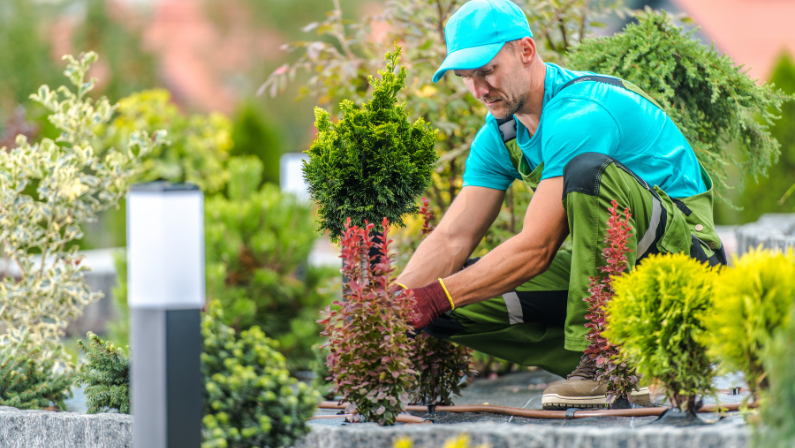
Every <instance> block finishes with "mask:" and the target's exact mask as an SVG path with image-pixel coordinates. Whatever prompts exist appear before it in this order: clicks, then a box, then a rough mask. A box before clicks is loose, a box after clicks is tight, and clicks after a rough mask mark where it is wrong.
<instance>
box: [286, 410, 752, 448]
mask: <svg viewBox="0 0 795 448" xmlns="http://www.w3.org/2000/svg"><path fill="white" fill-rule="evenodd" d="M464 433H466V434H469V436H470V438H471V444H470V446H473V447H475V446H480V445H481V444H484V443H488V444H490V445H491V446H492V447H493V448H575V447H588V448H612V447H634V448H674V447H699V448H745V447H746V446H747V444H748V439H749V431H748V429H747V428H746V427H745V425H744V424H742V418H741V417H740V418H739V419H735V418H732V419H730V421H728V422H721V423H719V424H713V425H707V426H697V427H684V428H677V427H674V426H668V425H666V426H662V425H660V426H657V425H651V426H649V425H644V426H642V427H639V428H632V427H631V425H630V426H629V427H627V426H613V427H598V426H596V425H593V426H592V425H578V426H553V425H535V424H526V425H513V424H506V423H459V424H452V425H398V426H393V427H390V428H379V427H378V426H376V424H375V423H362V424H356V425H349V426H319V425H317V426H316V425H312V432H310V433H309V434H308V435H307V436H306V437H304V438H303V439H302V440H301V441H300V442H299V443H298V444H297V445H296V447H297V448H375V447H378V448H382V447H383V448H391V447H392V446H393V443H394V441H395V440H397V439H399V438H400V437H408V438H409V439H411V440H412V441H413V442H414V448H441V447H443V446H444V442H445V441H446V440H447V439H449V438H450V437H454V436H457V435H459V434H464Z"/></svg>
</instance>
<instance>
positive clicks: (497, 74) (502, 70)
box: [455, 44, 529, 120]
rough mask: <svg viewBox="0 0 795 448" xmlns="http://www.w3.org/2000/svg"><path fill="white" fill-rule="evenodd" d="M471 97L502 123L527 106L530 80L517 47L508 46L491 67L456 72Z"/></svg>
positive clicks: (485, 66) (501, 51) (490, 63)
mask: <svg viewBox="0 0 795 448" xmlns="http://www.w3.org/2000/svg"><path fill="white" fill-rule="evenodd" d="M455 74H456V76H460V77H461V78H462V79H463V80H464V85H465V86H466V87H467V89H469V91H470V93H472V95H473V96H474V97H475V98H477V99H478V100H480V101H481V102H482V103H483V104H484V105H486V107H487V108H488V109H489V112H491V114H492V115H494V117H495V118H497V119H498V120H502V119H505V118H508V117H510V116H512V115H514V114H515V113H516V112H517V111H519V110H520V109H522V107H523V106H524V105H525V104H526V103H527V102H528V98H527V95H528V94H529V79H528V75H527V73H526V70H523V66H522V64H521V59H520V56H519V54H518V53H517V51H516V49H515V47H514V46H513V45H511V44H507V45H505V46H504V47H503V48H502V50H500V52H499V53H497V56H495V57H494V59H492V60H491V61H490V62H489V63H488V64H486V65H484V66H483V67H481V68H479V69H475V70H455Z"/></svg>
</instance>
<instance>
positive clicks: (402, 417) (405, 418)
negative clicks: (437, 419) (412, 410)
mask: <svg viewBox="0 0 795 448" xmlns="http://www.w3.org/2000/svg"><path fill="white" fill-rule="evenodd" d="M326 403H328V402H326ZM352 417H353V414H336V415H315V416H314V417H310V418H309V419H308V420H331V419H335V418H344V419H345V421H348V422H349V421H351V419H352ZM397 422H398V423H433V422H431V421H430V420H427V419H424V418H422V417H415V416H413V415H406V414H398V416H397Z"/></svg>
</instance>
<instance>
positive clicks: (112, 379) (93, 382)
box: [75, 331, 130, 414]
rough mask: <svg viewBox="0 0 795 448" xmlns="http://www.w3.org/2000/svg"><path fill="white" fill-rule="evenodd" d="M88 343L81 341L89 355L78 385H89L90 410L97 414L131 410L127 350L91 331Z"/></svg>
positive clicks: (83, 348) (87, 387)
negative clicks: (113, 410)
mask: <svg viewBox="0 0 795 448" xmlns="http://www.w3.org/2000/svg"><path fill="white" fill-rule="evenodd" d="M86 336H88V345H85V344H84V343H83V341H77V344H78V345H79V346H80V348H81V349H82V350H83V353H85V354H86V359H87V360H88V363H86V364H85V365H84V366H83V368H82V372H81V373H79V374H78V375H77V376H76V377H75V386H86V388H85V394H86V401H87V403H88V413H89V414H97V413H100V412H107V411H108V410H110V409H116V410H117V411H119V412H120V413H122V414H129V413H130V358H129V357H128V356H127V354H126V353H124V349H122V348H121V347H116V346H115V345H113V343H112V342H106V341H103V340H102V339H101V338H100V337H99V336H97V335H96V334H94V333H92V332H90V331H89V332H88V334H87V335H86Z"/></svg>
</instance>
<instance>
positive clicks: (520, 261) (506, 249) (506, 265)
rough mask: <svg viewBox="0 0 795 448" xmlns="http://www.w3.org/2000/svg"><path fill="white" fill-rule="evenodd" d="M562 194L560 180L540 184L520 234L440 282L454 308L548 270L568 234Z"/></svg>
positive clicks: (509, 288)
mask: <svg viewBox="0 0 795 448" xmlns="http://www.w3.org/2000/svg"><path fill="white" fill-rule="evenodd" d="M562 194H563V178H562V177H554V178H550V179H546V180H543V181H541V183H540V184H539V186H538V189H537V190H536V192H535V194H534V195H533V199H532V200H531V201H530V206H529V207H528V209H527V213H526V214H525V221H524V227H523V228H522V232H521V233H520V234H518V235H516V236H514V237H512V238H511V239H509V240H508V241H506V242H505V243H503V244H500V245H499V246H497V247H496V248H495V249H494V250H492V251H491V252H489V253H488V255H486V256H485V257H483V258H482V259H481V260H480V261H479V262H477V263H475V264H474V265H472V266H471V267H469V268H467V269H466V270H464V271H462V272H459V273H456V274H453V275H452V276H450V277H447V278H445V279H444V283H445V286H446V287H447V291H448V292H449V294H450V295H451V296H452V298H453V303H455V306H456V307H458V306H464V305H469V304H471V303H477V302H480V301H483V300H487V299H490V298H492V297H498V296H500V295H502V294H504V293H506V292H508V291H511V290H513V289H515V288H516V287H517V286H519V285H521V284H522V283H524V282H526V281H528V280H530V279H532V278H533V277H535V276H537V275H539V274H541V273H543V272H544V271H546V270H547V269H548V268H549V265H550V263H552V260H553V258H554V257H555V253H557V251H558V249H559V248H560V245H561V243H563V240H564V239H565V238H566V235H568V233H569V225H568V221H567V219H566V211H565V210H564V209H563V205H562V203H561V200H560V198H561V197H562Z"/></svg>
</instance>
